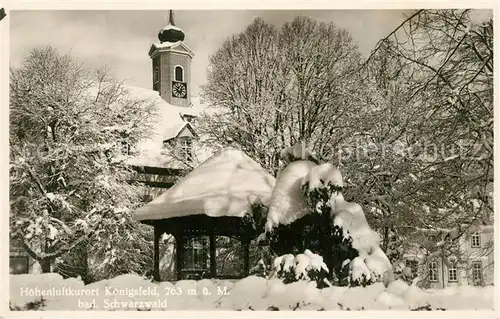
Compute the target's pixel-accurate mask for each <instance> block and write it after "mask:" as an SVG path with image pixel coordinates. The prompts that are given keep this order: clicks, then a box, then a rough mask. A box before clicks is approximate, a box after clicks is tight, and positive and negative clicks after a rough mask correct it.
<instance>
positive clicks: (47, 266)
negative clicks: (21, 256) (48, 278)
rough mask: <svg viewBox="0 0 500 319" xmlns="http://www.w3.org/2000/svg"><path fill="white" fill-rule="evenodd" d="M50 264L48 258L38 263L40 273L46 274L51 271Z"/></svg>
mask: <svg viewBox="0 0 500 319" xmlns="http://www.w3.org/2000/svg"><path fill="white" fill-rule="evenodd" d="M50 262H51V259H50V258H44V259H42V260H40V261H39V262H38V263H39V264H40V267H41V268H42V273H44V274H46V273H49V272H50V271H51V269H50Z"/></svg>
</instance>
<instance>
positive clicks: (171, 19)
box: [168, 10, 175, 25]
mask: <svg viewBox="0 0 500 319" xmlns="http://www.w3.org/2000/svg"><path fill="white" fill-rule="evenodd" d="M168 22H169V23H170V24H171V25H175V22H174V10H168Z"/></svg>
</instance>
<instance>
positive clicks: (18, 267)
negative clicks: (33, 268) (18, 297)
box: [9, 256, 29, 275]
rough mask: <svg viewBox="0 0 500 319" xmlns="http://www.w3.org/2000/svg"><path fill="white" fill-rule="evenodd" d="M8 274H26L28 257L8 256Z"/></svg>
mask: <svg viewBox="0 0 500 319" xmlns="http://www.w3.org/2000/svg"><path fill="white" fill-rule="evenodd" d="M9 266H10V267H9V268H10V274H12V275H17V274H27V273H28V270H29V259H28V256H10V258H9Z"/></svg>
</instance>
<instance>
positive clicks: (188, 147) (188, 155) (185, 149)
mask: <svg viewBox="0 0 500 319" xmlns="http://www.w3.org/2000/svg"><path fill="white" fill-rule="evenodd" d="M179 142H180V153H181V154H180V155H181V157H182V158H183V159H184V160H185V161H186V162H187V163H191V162H192V161H193V145H192V142H191V139H190V138H181V139H180V141H179Z"/></svg>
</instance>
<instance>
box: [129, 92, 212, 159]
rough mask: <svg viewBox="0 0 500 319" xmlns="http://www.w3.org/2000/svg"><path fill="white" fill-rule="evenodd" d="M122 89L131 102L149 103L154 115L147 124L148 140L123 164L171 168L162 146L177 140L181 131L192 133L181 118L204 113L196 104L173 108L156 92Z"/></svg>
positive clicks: (140, 142)
mask: <svg viewBox="0 0 500 319" xmlns="http://www.w3.org/2000/svg"><path fill="white" fill-rule="evenodd" d="M125 89H126V91H127V94H128V95H129V96H130V97H131V98H134V99H141V100H148V101H150V102H151V103H153V104H154V107H155V109H156V112H157V116H154V117H152V118H151V120H150V124H151V126H152V129H151V134H150V136H149V137H148V138H145V139H143V140H141V141H139V143H138V144H137V145H136V147H135V149H134V154H133V155H132V156H131V157H130V158H129V159H128V160H127V164H129V165H135V166H153V167H167V166H168V167H171V166H172V165H173V162H175V160H174V159H172V158H169V156H168V154H165V151H164V145H163V142H164V141H168V140H170V139H173V138H175V137H177V136H178V134H179V133H180V132H181V131H182V130H183V129H184V128H190V129H193V128H192V126H191V124H190V123H189V122H186V121H184V119H183V117H182V116H183V115H189V116H197V115H198V114H200V113H201V112H202V111H203V110H204V106H203V105H202V104H201V103H196V106H193V107H181V106H175V105H172V104H169V103H168V102H166V101H165V100H164V99H162V98H161V96H160V95H159V93H158V92H157V91H154V90H149V89H144V88H140V87H134V86H125Z"/></svg>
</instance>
